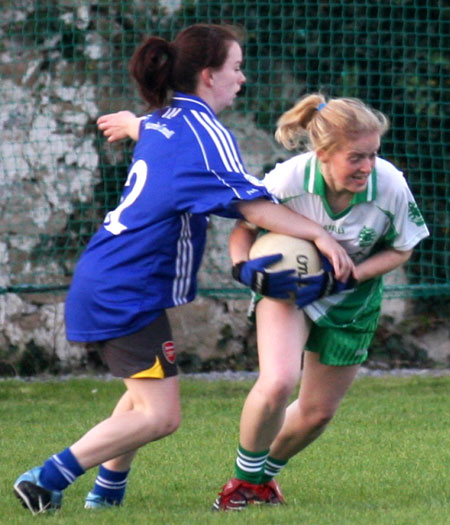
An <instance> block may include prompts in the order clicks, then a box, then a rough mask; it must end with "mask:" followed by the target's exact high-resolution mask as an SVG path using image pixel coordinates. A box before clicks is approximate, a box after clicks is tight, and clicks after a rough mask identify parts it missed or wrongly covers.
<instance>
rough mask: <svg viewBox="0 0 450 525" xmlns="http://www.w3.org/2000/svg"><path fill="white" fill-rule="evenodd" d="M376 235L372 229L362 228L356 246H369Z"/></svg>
mask: <svg viewBox="0 0 450 525" xmlns="http://www.w3.org/2000/svg"><path fill="white" fill-rule="evenodd" d="M375 237H376V233H375V230H374V229H373V228H367V226H364V227H363V228H362V230H361V231H360V232H359V235H358V244H359V245H360V246H370V245H371V244H373V241H374V240H375Z"/></svg>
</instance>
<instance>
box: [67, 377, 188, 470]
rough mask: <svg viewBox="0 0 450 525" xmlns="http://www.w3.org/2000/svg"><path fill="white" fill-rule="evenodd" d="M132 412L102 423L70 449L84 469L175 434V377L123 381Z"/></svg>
mask: <svg viewBox="0 0 450 525" xmlns="http://www.w3.org/2000/svg"><path fill="white" fill-rule="evenodd" d="M124 382H125V384H126V386H127V388H128V393H129V399H127V398H125V399H124V403H125V402H126V403H128V402H129V403H131V404H132V409H131V410H125V411H122V410H120V411H119V413H115V414H113V415H112V416H111V417H110V418H108V419H106V420H104V421H102V422H101V423H99V424H98V425H96V426H95V427H94V428H92V429H91V430H90V431H89V432H87V433H86V434H85V435H84V436H83V437H82V438H81V439H80V440H79V441H77V442H76V443H74V444H73V445H72V446H71V447H70V448H71V451H72V453H73V454H74V455H75V456H76V458H77V459H78V461H79V463H80V465H81V466H82V467H83V468H84V469H85V470H86V469H89V468H91V467H93V466H95V465H99V464H100V463H105V462H107V461H108V460H111V459H113V458H118V457H119V456H123V455H127V454H129V453H132V452H134V451H136V450H137V449H138V448H139V447H141V446H143V445H145V444H146V443H149V442H151V441H155V440H157V439H160V438H162V437H164V436H167V435H169V434H171V433H172V432H174V431H175V430H176V429H177V428H178V426H179V424H180V420H181V408H180V403H179V385H178V378H177V377H169V378H166V379H125V380H124Z"/></svg>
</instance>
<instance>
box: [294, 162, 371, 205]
mask: <svg viewBox="0 0 450 525" xmlns="http://www.w3.org/2000/svg"><path fill="white" fill-rule="evenodd" d="M320 167H321V165H320V160H319V159H318V158H317V155H316V154H314V155H312V157H310V158H309V159H308V161H307V163H306V167H305V181H304V186H303V188H304V190H305V191H307V192H308V193H314V194H316V195H320V196H321V197H322V199H323V201H324V202H326V184H325V179H324V178H323V175H322V172H321V171H320ZM376 197H377V173H376V170H375V168H374V169H373V170H372V173H371V175H370V178H369V181H368V183H367V187H366V189H365V190H364V191H362V192H360V193H355V194H354V195H353V198H352V200H351V201H350V206H349V207H351V206H353V205H354V204H358V203H361V202H370V201H373V200H375V199H376Z"/></svg>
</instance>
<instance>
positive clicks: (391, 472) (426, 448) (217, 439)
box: [0, 376, 450, 525]
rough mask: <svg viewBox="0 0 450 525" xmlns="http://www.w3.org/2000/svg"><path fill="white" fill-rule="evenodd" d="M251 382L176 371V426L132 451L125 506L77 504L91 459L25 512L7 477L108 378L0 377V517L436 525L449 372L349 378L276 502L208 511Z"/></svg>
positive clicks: (96, 399) (449, 414) (449, 440)
mask: <svg viewBox="0 0 450 525" xmlns="http://www.w3.org/2000/svg"><path fill="white" fill-rule="evenodd" d="M250 387H251V382H249V381H242V382H229V381H217V382H206V381H203V380H192V379H182V382H181V391H182V404H183V415H184V420H183V423H182V426H181V428H180V430H178V432H176V433H175V434H174V435H172V436H170V437H168V438H165V439H163V440H161V441H158V442H155V443H151V444H149V445H147V446H146V447H144V448H143V449H142V450H141V451H140V452H139V454H138V456H137V458H136V460H135V462H134V465H133V468H132V471H131V474H130V482H129V487H128V492H127V496H126V499H125V505H124V506H123V507H122V508H119V509H108V510H106V511H103V512H95V511H86V510H84V509H83V500H84V497H85V495H86V493H87V492H88V491H89V490H90V489H91V486H92V483H93V480H94V479H95V474H96V472H95V469H93V470H90V471H89V472H87V473H86V474H85V475H84V476H83V477H81V478H80V479H79V480H77V482H76V483H75V484H74V485H73V486H71V487H69V488H68V490H67V491H66V493H65V496H64V500H63V507H62V510H61V511H59V512H58V513H57V514H55V515H52V516H51V515H42V516H37V517H33V516H31V514H29V512H28V511H26V510H25V509H24V508H22V506H21V505H20V503H19V502H18V500H16V498H15V497H14V495H13V492H12V485H13V483H14V481H15V479H16V477H17V476H18V475H19V474H21V473H22V472H23V471H25V470H28V469H29V468H31V467H32V466H34V465H38V464H41V463H42V461H43V460H45V459H46V458H47V457H48V456H49V455H51V454H53V453H55V452H59V451H60V450H62V449H63V448H65V447H66V446H68V445H70V444H71V443H72V442H73V441H75V440H76V439H78V438H79V437H80V435H82V434H83V433H84V432H85V431H86V430H88V429H89V428H90V427H91V426H92V425H94V424H95V423H97V422H99V421H101V420H102V419H104V418H105V417H106V416H107V415H108V414H109V413H110V412H111V410H112V409H113V407H114V405H115V402H116V401H117V399H118V398H119V396H120V394H121V393H122V392H123V386H122V383H121V382H120V381H117V380H113V381H102V380H96V379H73V380H69V381H52V382H45V383H40V382H23V381H17V380H4V381H0V421H1V430H0V436H1V455H0V457H1V461H0V490H1V502H2V506H1V508H2V513H1V515H0V523H5V524H6V523H8V524H9V523H13V524H22V523H24V524H25V523H36V522H38V521H44V522H45V523H49V524H50V523H51V524H52V525H53V524H55V525H56V524H64V525H70V524H84V523H86V524H87V523H95V524H96V525H101V524H108V525H114V524H121V525H123V524H128V523H144V524H162V523H163V524H168V525H178V524H180V525H181V524H182V525H189V524H195V525H198V524H202V525H209V524H219V523H220V524H222V523H223V524H229V523H239V524H240V525H241V524H244V525H245V524H254V523H258V524H260V525H266V524H280V525H286V524H291V523H292V524H302V525H313V524H314V525H322V524H323V525H325V524H327V525H328V524H330V525H341V524H342V525H344V524H345V525H353V524H355V525H356V524H357V525H360V524H369V525H384V524H386V525H388V524H389V525H392V524H394V525H402V524H405V525H406V524H408V525H410V524H417V525H429V524H433V525H448V524H449V523H450V377H448V376H447V377H422V376H420V377H410V378H392V377H386V378H376V379H375V378H360V379H357V380H356V381H355V383H354V385H353V387H352V389H351V390H350V392H349V394H348V395H347V397H346V399H345V400H344V402H343V404H342V406H341V409H340V410H339V412H338V414H337V416H336V417H335V419H334V421H333V422H332V423H331V425H330V426H329V428H328V430H327V431H326V432H325V434H324V435H323V436H322V437H321V438H320V439H319V440H318V441H317V442H315V443H314V444H313V445H312V446H310V447H309V448H307V449H306V450H305V451H304V452H303V453H302V454H300V455H298V456H297V457H295V458H294V459H292V460H291V461H290V463H289V465H288V466H287V468H286V469H285V470H284V471H283V473H282V474H281V475H280V476H279V478H278V480H279V482H280V485H281V486H282V489H283V492H284V495H285V497H286V499H287V501H288V505H286V506H283V507H274V508H268V507H257V506H252V507H250V508H248V509H246V510H245V511H243V512H239V513H214V512H212V511H211V510H210V508H211V504H212V502H213V501H214V499H215V497H216V494H217V492H218V491H219V490H220V488H221V486H222V485H223V484H224V483H225V482H226V481H227V480H228V478H229V477H231V476H232V474H233V463H234V457H235V450H236V446H237V441H238V424H239V416H240V410H241V407H242V404H243V402H244V399H245V396H246V394H247V392H248V391H249V389H250Z"/></svg>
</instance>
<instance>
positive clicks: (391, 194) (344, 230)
mask: <svg viewBox="0 0 450 525" xmlns="http://www.w3.org/2000/svg"><path fill="white" fill-rule="evenodd" d="M264 184H265V186H266V188H267V189H268V190H269V191H270V193H272V194H273V195H275V196H276V197H277V198H278V199H279V201H280V202H281V203H283V204H284V205H286V206H287V207H289V208H291V209H292V210H294V211H296V212H297V213H301V214H302V215H304V216H305V217H308V218H309V219H311V220H312V221H314V222H316V223H318V224H321V225H322V226H323V227H324V228H325V229H326V230H327V231H328V232H329V233H330V235H331V236H332V237H333V238H334V239H336V241H338V242H339V244H341V245H342V246H343V247H344V248H345V250H346V251H347V253H348V254H349V255H350V257H351V258H352V260H353V261H354V262H355V263H359V262H361V261H363V260H365V259H367V258H368V257H369V256H370V255H373V254H374V253H377V252H378V251H380V250H383V249H387V248H393V249H395V250H399V251H407V250H410V249H412V248H413V247H414V246H415V245H416V244H417V243H418V242H419V241H420V240H421V239H423V238H424V237H427V236H428V235H429V232H428V229H427V227H426V225H425V222H424V219H423V217H422V214H421V213H420V211H419V208H418V207H417V204H416V202H415V200H414V197H413V195H412V193H411V191H410V189H409V188H408V185H407V182H406V180H405V178H404V176H403V174H402V172H401V171H399V170H398V169H397V168H395V166H393V165H392V164H391V163H390V162H388V161H386V160H384V159H381V158H377V159H376V162H375V167H374V169H373V171H372V174H371V176H370V177H369V181H368V184H367V187H366V189H365V190H364V191H363V192H361V193H357V194H355V195H354V196H353V199H352V201H351V203H350V205H349V206H348V208H347V209H345V210H344V211H342V212H340V213H334V212H333V211H332V210H331V208H330V206H329V205H328V203H327V200H326V194H325V190H326V186H325V181H324V178H323V175H322V173H321V170H320V161H319V160H318V158H317V156H316V154H315V153H313V152H308V153H303V154H301V155H297V156H295V157H292V158H291V159H289V160H287V161H285V162H283V163H280V164H277V165H276V166H275V168H274V169H273V170H272V171H271V172H269V173H268V174H267V175H266V176H265V178H264ZM364 288H365V289H366V292H367V288H368V287H367V286H365V287H364ZM371 288H372V289H374V287H371ZM357 290H358V289H356V290H355V291H354V292H350V294H349V292H343V293H341V294H337V295H334V296H331V297H327V298H324V299H321V300H319V301H316V302H315V303H313V305H311V306H310V307H306V309H305V310H306V311H307V313H308V315H310V316H311V317H312V318H313V319H317V318H319V317H320V316H322V315H324V313H325V312H326V311H327V310H328V308H329V307H330V306H333V305H336V304H338V303H340V302H341V301H343V300H344V299H345V298H346V297H347V298H349V297H348V295H352V294H353V293H354V294H355V295H358V291H357ZM374 293H375V290H374ZM378 295H379V294H378ZM353 299H356V297H353ZM361 299H363V297H361ZM365 301H367V297H365ZM365 301H364V302H365ZM356 302H358V301H356ZM355 306H356V305H355ZM361 306H362V304H361ZM354 313H355V312H354ZM342 321H343V322H345V321H344V319H342ZM349 321H350V319H348V320H347V322H349Z"/></svg>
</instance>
